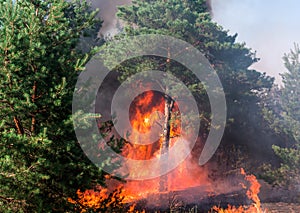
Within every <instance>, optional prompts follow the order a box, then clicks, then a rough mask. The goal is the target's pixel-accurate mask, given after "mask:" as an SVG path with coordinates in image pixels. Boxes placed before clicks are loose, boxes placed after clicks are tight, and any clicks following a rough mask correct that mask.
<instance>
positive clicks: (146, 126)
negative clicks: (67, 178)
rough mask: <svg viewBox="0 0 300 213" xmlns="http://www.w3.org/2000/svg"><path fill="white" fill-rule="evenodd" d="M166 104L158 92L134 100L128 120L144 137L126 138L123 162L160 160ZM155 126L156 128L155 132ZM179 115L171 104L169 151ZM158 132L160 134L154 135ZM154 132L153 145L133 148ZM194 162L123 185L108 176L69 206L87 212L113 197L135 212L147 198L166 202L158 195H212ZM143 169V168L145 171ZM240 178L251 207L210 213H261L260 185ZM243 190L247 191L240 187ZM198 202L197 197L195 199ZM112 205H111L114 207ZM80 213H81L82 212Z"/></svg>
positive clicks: (204, 173) (215, 209)
mask: <svg viewBox="0 0 300 213" xmlns="http://www.w3.org/2000/svg"><path fill="white" fill-rule="evenodd" d="M165 110H166V102H165V97H164V95H162V94H161V93H159V92H153V91H148V92H144V93H143V94H141V95H139V96H138V97H136V98H135V99H134V101H133V102H132V104H131V106H130V112H129V119H130V123H131V125H132V128H133V129H134V130H136V133H144V134H129V136H124V138H125V137H128V141H131V142H128V143H125V145H124V146H123V148H122V153H121V154H122V155H123V156H124V157H125V158H130V159H135V160H149V159H152V158H160V156H161V154H162V153H163V151H162V144H163V134H162V132H161V130H162V129H163V126H164V122H165V119H164V118H165V114H166V111H165ZM155 126H156V127H157V128H155ZM180 127H181V120H180V112H179V108H178V103H176V102H175V103H174V106H173V108H172V111H171V117H170V134H169V145H168V146H169V147H168V148H170V147H172V146H173V145H174V144H175V143H176V142H177V138H178V137H180V136H181V135H182V134H184V132H183V131H182V130H181V128H180ZM157 130H160V131H157ZM150 131H154V135H156V138H158V139H157V141H155V142H154V143H151V144H147V145H140V144H136V143H135V142H136V141H138V140H149V138H147V137H145V135H147V134H145V133H148V132H150ZM197 160H198V158H197V156H194V155H193V154H192V153H191V154H190V156H189V157H188V158H187V159H185V160H184V161H183V162H182V163H181V164H180V165H179V166H178V167H176V168H175V169H174V170H173V171H171V172H169V173H168V174H166V175H164V176H160V177H157V178H154V179H149V180H127V181H126V182H125V183H124V182H120V181H117V180H115V179H114V178H112V177H111V176H110V175H107V177H106V183H107V188H102V187H100V188H99V189H98V190H86V191H84V192H81V191H79V190H78V191H77V197H78V200H77V201H74V200H72V199H70V200H69V202H71V203H79V204H80V206H87V207H89V208H98V207H100V206H101V205H100V203H101V202H102V203H104V204H103V205H105V207H109V206H110V205H112V204H113V203H112V202H117V199H116V198H115V197H118V198H120V201H119V202H121V203H122V204H129V205H130V206H129V210H128V211H129V212H138V211H136V210H135V205H136V203H137V202H139V201H140V200H142V199H146V200H147V199H148V198H149V197H151V196H152V197H156V201H155V202H158V203H154V204H157V205H160V204H159V202H166V201H165V200H162V201H160V199H159V197H160V196H161V195H170V194H172V193H173V192H179V191H185V190H186V191H188V190H189V189H195V188H196V189H199V190H202V191H199V190H198V191H197V190H196V191H194V192H196V193H198V192H202V193H203V192H205V193H206V194H207V195H208V194H214V190H213V186H212V183H211V181H210V180H209V179H208V171H207V170H206V169H205V168H203V167H200V166H199V165H198V164H197V162H198V161H197ZM128 169H129V172H131V173H141V172H145V171H143V170H141V169H140V168H136V167H131V168H128ZM146 169H147V168H145V170H146ZM241 174H242V175H243V176H244V179H245V180H246V181H248V182H249V183H250V187H249V189H248V190H247V196H248V198H249V199H251V200H252V201H253V204H252V205H251V206H250V207H248V208H247V209H246V208H244V207H243V206H239V207H235V206H231V205H228V209H222V208H219V207H217V206H214V207H213V208H212V212H220V213H222V212H228V213H234V212H238V213H241V212H251V213H252V212H256V213H262V212H263V211H262V210H261V205H260V200H259V198H258V193H259V188H260V185H259V183H258V182H257V180H256V178H255V176H253V175H247V174H246V173H245V171H244V170H243V169H242V170H241ZM242 186H243V188H248V187H246V186H245V185H242ZM111 192H112V194H113V197H112V199H109V195H108V194H109V193H111ZM196 197H197V198H199V199H200V195H199V196H197V195H196ZM114 205H115V204H114ZM82 212H84V211H82ZM143 212H145V211H143Z"/></svg>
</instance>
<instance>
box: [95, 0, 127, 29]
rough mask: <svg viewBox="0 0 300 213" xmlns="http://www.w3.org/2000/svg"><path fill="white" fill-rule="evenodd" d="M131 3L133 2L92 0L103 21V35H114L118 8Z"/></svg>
mask: <svg viewBox="0 0 300 213" xmlns="http://www.w3.org/2000/svg"><path fill="white" fill-rule="evenodd" d="M130 3H131V0H91V4H92V7H93V8H98V9H99V10H100V13H99V16H100V18H101V19H102V20H103V24H102V28H101V30H100V33H101V34H107V33H112V34H113V33H114V32H115V31H116V25H117V18H116V12H117V7H118V6H120V5H124V4H130Z"/></svg>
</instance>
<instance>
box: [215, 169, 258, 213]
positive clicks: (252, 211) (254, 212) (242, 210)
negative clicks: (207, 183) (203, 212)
mask: <svg viewBox="0 0 300 213" xmlns="http://www.w3.org/2000/svg"><path fill="white" fill-rule="evenodd" d="M241 174H242V175H244V176H245V177H244V179H245V180H246V181H248V182H249V183H250V187H249V189H248V190H247V192H246V193H247V197H248V198H249V199H251V200H252V201H253V203H252V205H251V206H250V207H243V206H239V207H235V206H231V205H228V208H227V209H222V208H220V207H217V206H214V207H213V208H212V210H213V211H214V212H217V213H263V212H264V211H263V210H262V208H261V203H260V199H259V197H258V194H259V191H260V186H261V185H260V183H259V182H258V181H257V179H256V177H255V176H254V175H247V174H246V172H245V170H244V169H243V168H241ZM242 187H243V188H245V186H244V185H243V184H242Z"/></svg>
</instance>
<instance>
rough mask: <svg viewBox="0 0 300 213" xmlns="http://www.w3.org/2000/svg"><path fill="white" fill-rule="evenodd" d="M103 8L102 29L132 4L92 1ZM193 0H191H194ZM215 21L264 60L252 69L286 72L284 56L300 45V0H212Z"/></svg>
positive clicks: (115, 0)
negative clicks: (119, 10)
mask: <svg viewBox="0 0 300 213" xmlns="http://www.w3.org/2000/svg"><path fill="white" fill-rule="evenodd" d="M91 1H92V5H93V6H94V7H96V8H100V15H101V16H102V18H103V19H104V25H103V28H102V31H110V30H113V29H114V27H115V26H114V25H115V24H116V19H115V18H114V14H115V12H116V5H122V4H129V3H130V0H91ZM191 1H192V0H191ZM211 4H212V12H213V20H214V21H216V22H217V23H218V24H220V25H221V26H223V28H224V29H225V30H229V34H235V33H238V37H237V40H238V41H239V42H245V43H246V45H247V47H249V48H251V49H252V50H253V51H256V52H257V55H256V56H257V57H259V58H260V59H261V60H260V61H259V62H258V63H256V64H254V65H253V66H252V67H251V68H253V69H256V70H258V71H260V72H266V73H267V74H268V75H271V76H274V77H275V78H276V81H275V82H276V83H278V84H280V82H281V77H280V76H279V73H283V72H285V71H286V69H285V68H284V65H283V60H282V57H283V56H284V54H285V53H288V52H289V51H290V49H292V48H293V46H294V43H295V42H296V43H299V44H300V0H211Z"/></svg>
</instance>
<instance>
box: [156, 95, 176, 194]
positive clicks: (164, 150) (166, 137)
mask: <svg viewBox="0 0 300 213" xmlns="http://www.w3.org/2000/svg"><path fill="white" fill-rule="evenodd" d="M173 106H174V100H172V98H171V97H169V96H168V95H165V119H164V124H163V136H162V143H161V154H166V155H167V156H168V151H169V144H170V131H171V124H170V121H171V112H172V109H173ZM167 166H168V158H166V159H165V162H161V172H164V171H165V169H166V168H167ZM159 191H160V192H165V191H168V176H167V175H163V176H161V177H160V182H159Z"/></svg>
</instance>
